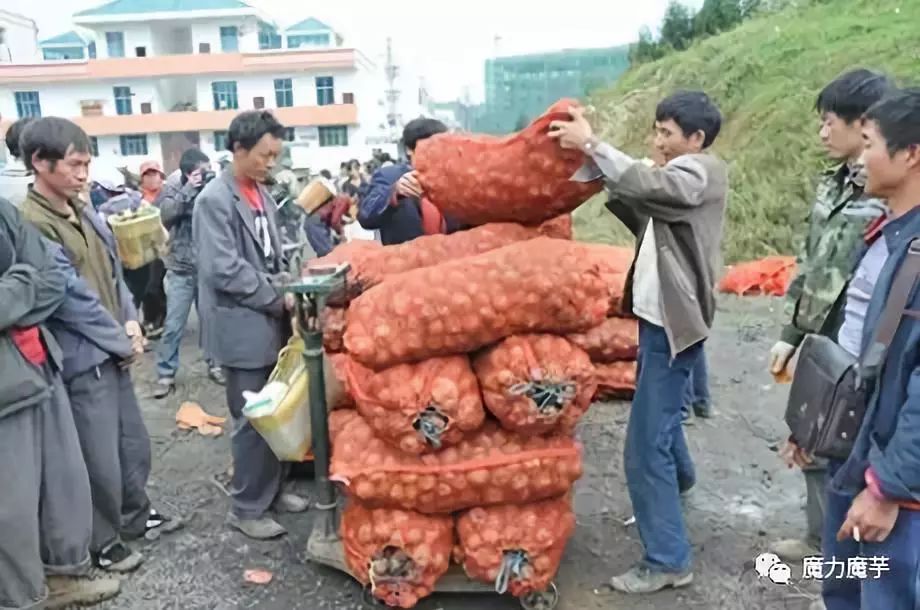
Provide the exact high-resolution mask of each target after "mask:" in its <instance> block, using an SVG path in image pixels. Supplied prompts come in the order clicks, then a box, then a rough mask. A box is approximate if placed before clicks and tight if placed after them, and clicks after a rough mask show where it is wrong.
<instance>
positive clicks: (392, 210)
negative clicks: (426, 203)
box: [358, 118, 455, 246]
mask: <svg viewBox="0 0 920 610" xmlns="http://www.w3.org/2000/svg"><path fill="white" fill-rule="evenodd" d="M446 131H447V126H445V125H444V123H442V122H441V121H438V120H436V119H424V118H422V119H415V120H413V121H410V122H409V124H408V125H406V127H405V129H403V143H404V144H405V146H406V154H407V155H408V157H409V163H408V164H406V163H401V164H399V165H391V166H389V167H383V168H381V169H379V170H377V172H376V173H375V174H374V176H373V178H371V182H370V184H369V185H365V186H364V189H363V190H362V192H361V193H360V194H359V199H358V222H359V223H361V226H362V227H364V228H365V229H378V230H379V231H380V241H381V242H382V243H383V245H385V246H388V245H393V244H401V243H404V242H407V241H411V240H413V239H415V238H416V237H421V236H422V235H424V234H425V231H424V230H423V229H422V208H421V202H420V200H419V199H420V197H421V196H422V187H421V185H420V184H419V182H418V176H417V175H416V172H415V171H414V170H413V169H412V156H413V155H414V154H415V147H416V145H417V144H418V143H419V142H421V141H422V140H425V139H427V138H430V137H431V136H433V135H436V134H439V133H444V132H446ZM454 228H455V227H454V226H452V225H451V226H449V227H448V231H451V230H453V229H454Z"/></svg>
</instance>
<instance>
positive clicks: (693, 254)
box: [550, 91, 728, 593]
mask: <svg viewBox="0 0 920 610" xmlns="http://www.w3.org/2000/svg"><path fill="white" fill-rule="evenodd" d="M570 113H571V118H572V120H571V121H554V122H553V123H552V125H551V127H550V130H551V131H550V137H554V138H558V139H559V140H560V143H561V145H562V146H563V147H564V148H574V149H580V150H582V151H583V152H584V153H585V154H586V155H587V156H588V162H587V163H586V164H585V166H584V167H582V168H581V169H580V170H579V171H578V173H576V174H575V176H574V177H573V179H575V180H580V181H587V180H596V179H600V178H603V179H604V181H605V184H606V187H607V190H608V192H609V194H610V201H609V202H608V204H607V207H608V208H609V209H610V210H611V211H612V212H613V213H614V214H616V215H617V217H619V218H620V220H622V221H623V222H624V224H626V226H627V227H629V228H630V229H631V230H632V231H633V233H635V234H636V236H637V248H638V251H637V255H636V261H635V263H634V264H633V268H632V269H631V270H630V272H629V275H628V278H627V282H626V291H625V294H624V300H623V302H624V307H625V308H626V309H627V311H628V313H632V314H634V315H636V317H638V318H639V358H638V379H637V384H636V394H635V398H634V399H633V408H632V414H631V416H630V420H629V428H628V430H627V435H626V449H625V466H626V481H627V485H628V487H629V496H630V499H631V500H632V505H633V510H634V511H635V515H636V522H637V524H638V526H639V535H640V537H641V538H642V543H643V545H644V546H645V556H644V558H643V559H642V561H641V562H639V563H638V564H636V565H635V566H634V567H633V568H631V569H630V570H629V571H627V572H626V573H625V574H621V575H619V576H616V577H614V578H613V579H612V580H611V585H612V586H613V588H614V589H616V590H618V591H621V592H624V593H651V592H654V591H658V590H660V589H663V588H665V587H680V586H685V585H688V584H690V583H691V582H692V580H693V574H692V572H691V569H690V563H691V549H690V540H689V538H688V536H687V530H686V527H685V525H684V518H683V514H682V512H681V504H680V493H681V492H682V491H686V490H688V489H689V488H690V487H692V486H693V484H694V482H695V475H694V472H693V461H692V459H691V458H690V451H689V449H688V447H687V441H686V438H685V437H684V432H683V426H681V408H682V406H683V400H684V390H685V388H686V386H687V382H688V379H689V378H690V373H691V371H692V370H693V368H694V367H695V366H696V364H697V362H698V360H699V358H700V357H701V356H702V353H703V343H704V341H705V340H706V338H707V336H708V335H709V330H710V328H711V326H712V321H713V318H714V316H715V310H716V307H715V296H714V294H713V286H715V284H716V278H717V275H718V273H719V271H720V270H721V266H722V261H721V254H720V244H721V241H722V227H723V225H724V220H725V203H726V199H727V193H728V176H727V174H728V172H727V167H726V165H725V163H724V162H723V161H721V160H720V159H718V158H716V157H715V156H713V155H710V154H707V153H706V152H705V151H706V149H708V148H709V147H710V146H711V145H712V143H713V141H714V140H715V139H716V137H717V136H718V134H719V130H720V129H721V125H722V117H721V114H720V113H719V110H718V108H717V107H716V106H715V104H713V102H712V101H711V100H710V99H709V97H708V96H707V95H706V94H705V93H702V92H695V91H682V92H679V93H676V94H674V95H672V96H670V97H668V98H666V99H665V100H663V101H662V102H661V103H660V104H659V105H658V108H657V109H656V112H655V124H654V129H655V147H656V148H657V152H658V155H659V156H660V157H661V159H662V160H663V161H664V165H661V166H654V164H651V165H649V164H646V163H643V162H641V161H637V160H635V159H633V158H632V157H630V156H628V155H626V154H625V153H623V152H621V151H620V150H618V149H616V148H614V147H613V146H611V145H609V144H606V143H603V142H600V141H599V140H598V139H597V138H596V137H594V135H593V133H592V129H591V126H590V125H589V124H588V121H587V120H586V119H585V118H584V110H583V109H580V108H575V109H572V110H571V111H570Z"/></svg>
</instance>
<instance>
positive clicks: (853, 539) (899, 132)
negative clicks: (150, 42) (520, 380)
mask: <svg viewBox="0 0 920 610" xmlns="http://www.w3.org/2000/svg"><path fill="white" fill-rule="evenodd" d="M815 109H816V111H817V113H818V115H819V116H820V119H821V127H820V138H821V141H822V143H823V145H824V147H825V149H826V150H827V153H828V156H829V158H830V159H831V160H832V161H833V162H834V163H835V164H836V167H835V168H834V169H833V170H831V171H829V172H828V173H827V174H825V175H823V176H822V177H821V180H820V184H819V188H818V191H817V195H816V200H815V203H814V206H813V211H812V215H811V219H810V222H809V226H808V227H807V236H806V241H805V249H804V252H803V254H802V256H801V258H800V265H799V268H798V269H799V270H798V275H797V277H796V278H795V280H794V282H793V284H792V286H791V287H790V290H789V297H788V303H789V307H788V324H787V326H786V327H785V328H784V330H783V333H782V336H781V337H780V340H779V341H778V342H777V344H776V345H775V346H774V348H773V349H772V351H771V354H770V369H771V372H772V373H774V374H776V375H779V374H781V373H782V372H784V371H785V370H787V369H790V370H791V369H792V368H793V367H792V363H794V362H795V354H796V352H797V351H798V350H799V347H800V345H801V344H802V343H803V340H804V339H805V338H806V337H807V336H809V335H823V336H826V337H828V338H830V339H832V340H833V341H834V342H836V343H838V344H839V345H840V347H841V348H843V349H844V350H846V351H847V352H848V353H850V354H852V355H853V356H859V355H861V354H864V353H865V352H866V351H867V350H878V347H879V346H878V345H877V342H876V341H874V340H873V338H874V337H877V336H878V335H877V326H878V325H879V324H880V320H881V319H882V318H883V316H882V315H881V312H882V311H883V310H884V309H885V305H886V302H887V298H888V295H889V293H890V292H892V290H893V286H892V284H893V282H894V281H895V278H896V277H899V275H903V274H899V269H901V267H902V266H903V265H905V261H908V260H910V258H911V256H912V255H913V253H920V242H917V245H915V244H914V241H915V240H917V238H918V237H920V209H918V208H920V91H917V90H909V89H908V90H901V89H898V88H897V87H896V85H895V84H894V83H893V82H892V81H891V79H889V78H887V77H886V76H884V75H882V74H878V73H875V72H872V71H869V70H855V71H852V72H848V73H847V74H844V75H843V76H840V77H839V78H837V79H836V80H834V81H833V82H831V83H830V84H829V85H828V86H827V87H826V88H825V89H824V90H823V91H822V92H821V94H820V95H819V97H818V99H817V103H816V108H815ZM804 111H805V109H803V112H804ZM570 114H571V116H570V117H569V119H568V120H560V121H554V122H553V124H552V125H551V128H550V132H549V135H550V137H552V138H554V139H557V140H558V142H559V145H560V146H561V147H562V148H565V149H576V150H581V151H582V152H584V154H585V156H586V162H585V164H584V165H583V166H582V168H581V169H580V170H579V171H578V172H577V173H576V174H575V175H574V176H573V177H572V179H573V180H577V181H594V180H603V182H604V185H605V187H606V192H607V194H608V196H609V201H608V204H607V207H608V209H609V210H610V212H611V213H613V214H614V215H616V216H617V217H618V218H619V219H620V220H621V221H622V222H623V223H624V224H625V225H626V226H627V227H628V228H630V229H631V230H632V231H633V233H634V234H635V235H636V238H637V239H636V256H635V261H634V264H633V267H632V269H631V271H630V273H629V276H628V279H627V286H626V293H625V294H626V298H625V299H624V307H625V308H626V309H627V311H628V313H630V314H632V315H634V316H635V317H637V318H638V319H639V325H640V326H639V328H640V335H639V356H638V377H637V388H636V394H635V397H634V400H633V406H632V411H631V417H630V419H629V423H628V428H627V434H626V445H625V449H624V451H625V471H626V478H627V487H628V492H629V497H630V500H631V502H632V506H633V509H634V511H635V517H636V523H637V525H638V531H639V535H640V538H641V541H642V544H643V548H644V552H643V557H642V558H641V559H640V560H639V561H638V562H637V563H636V564H635V565H634V567H632V568H631V569H629V570H628V571H626V572H625V573H623V574H620V575H617V576H615V577H613V578H612V580H611V586H612V587H613V588H614V589H616V590H618V591H620V592H623V593H627V594H638V593H652V592H655V591H658V590H661V589H663V588H667V587H682V586H686V585H688V584H690V583H691V582H692V580H693V572H692V561H693V557H692V545H691V541H690V537H689V534H688V531H687V527H686V523H685V520H684V515H683V512H682V506H681V497H682V496H683V495H685V494H686V493H688V492H689V491H690V490H691V489H692V488H693V487H694V485H695V484H696V480H697V478H696V472H695V469H694V464H693V459H692V456H691V454H690V450H689V448H688V444H687V440H686V436H685V431H684V427H683V426H682V423H688V421H689V420H690V419H691V418H692V417H691V416H692V415H693V414H695V415H697V416H702V417H712V416H714V415H715V413H714V412H713V409H712V399H711V396H710V394H709V389H708V370H707V369H708V366H707V362H706V358H705V353H704V346H705V343H706V340H707V338H708V336H709V333H710V329H711V327H712V324H713V320H714V316H715V312H716V306H715V295H714V286H715V284H716V281H717V278H718V276H719V274H720V273H721V271H722V263H721V255H720V244H721V241H722V235H723V230H724V224H725V213H726V206H727V204H728V193H729V180H730V176H729V171H728V165H727V164H726V163H725V162H724V161H722V160H721V159H720V158H718V157H717V156H716V155H715V154H713V153H711V152H710V149H711V147H712V145H713V144H714V143H715V142H716V140H717V138H718V136H719V133H720V131H721V128H722V116H721V113H720V111H719V109H718V108H717V106H716V105H715V104H714V103H713V101H712V100H711V99H710V98H709V97H708V96H707V95H706V94H705V93H702V92H694V91H684V92H679V93H676V94H674V95H671V96H669V97H667V98H666V99H664V100H662V101H661V102H660V104H659V105H658V106H657V108H656V112H655V121H654V151H653V157H654V160H653V161H651V162H645V161H644V160H638V159H635V158H633V157H631V156H629V155H627V154H626V153H624V152H623V151H622V150H620V149H618V148H617V147H615V146H614V145H612V144H610V143H607V142H603V141H601V140H600V139H599V138H598V137H597V136H596V135H595V133H594V129H593V128H592V125H591V124H590V123H589V121H588V120H587V119H586V117H585V114H584V110H583V109H581V108H572V109H571V110H570ZM444 131H446V127H445V126H444V125H443V124H442V123H440V122H439V121H436V120H434V119H426V118H422V119H417V120H414V121H412V122H410V123H409V124H408V125H407V126H406V128H405V130H404V134H403V144H404V146H405V151H406V155H407V159H406V160H405V161H404V162H398V161H396V160H393V159H391V158H389V157H388V156H386V155H383V154H379V155H375V158H374V159H373V160H372V161H370V162H368V163H364V164H362V163H361V162H359V161H357V160H352V161H349V162H347V163H343V164H342V166H341V167H340V169H339V174H338V176H333V175H332V173H331V172H329V171H325V170H324V171H323V172H320V174H319V175H318V176H317V179H316V180H315V181H314V182H313V183H311V185H310V186H308V188H302V185H300V184H299V183H298V181H297V180H296V179H292V175H291V173H290V167H289V166H285V164H284V161H283V159H284V155H283V146H284V142H283V140H284V134H285V127H284V126H283V125H282V124H280V123H279V122H278V120H277V119H276V118H275V116H274V115H273V114H272V113H271V112H268V111H247V112H243V113H241V114H239V115H238V116H237V117H235V118H234V120H233V121H232V123H231V124H230V126H229V128H228V132H227V133H228V149H229V153H230V158H229V160H228V163H227V164H226V167H224V168H222V169H221V171H220V172H216V171H214V170H213V169H212V164H211V160H210V159H209V158H208V157H207V156H206V155H205V154H203V153H202V152H201V151H200V150H198V149H196V148H191V149H189V150H187V151H185V152H184V153H183V155H182V157H181V159H180V162H179V169H178V170H177V171H176V172H174V173H173V174H172V175H169V176H167V175H166V174H165V173H164V171H163V169H162V167H161V166H160V165H159V164H158V163H157V162H155V161H152V162H148V163H145V164H143V165H142V167H141V170H140V174H139V184H137V185H136V188H133V189H130V188H125V187H124V186H116V185H113V184H110V183H104V182H95V183H93V182H91V181H90V180H89V178H88V176H89V167H90V161H91V159H92V155H91V146H90V140H89V138H88V136H87V134H86V133H85V132H84V131H83V130H82V129H80V128H79V127H78V126H77V125H76V124H74V123H72V122H70V121H68V120H65V119H60V118H55V117H47V118H40V119H34V120H27V121H20V122H17V123H16V124H14V125H13V126H12V128H11V129H9V130H8V133H7V138H6V141H7V146H8V148H9V149H10V152H11V153H12V155H13V157H14V158H15V159H16V160H17V162H16V164H14V165H13V166H12V167H9V168H7V169H6V170H5V171H4V175H2V176H0V189H3V190H2V192H0V194H3V195H4V196H5V197H6V198H7V199H11V200H13V201H14V202H15V203H10V202H9V201H7V200H6V199H0V274H2V275H0V300H2V303H3V304H4V307H3V308H2V309H0V456H2V457H4V458H5V461H6V463H7V464H8V466H7V467H5V468H2V469H0V489H3V490H4V491H5V492H6V493H4V494H3V497H2V498H0V607H3V608H31V607H35V606H38V605H41V604H44V607H48V608H57V607H64V606H66V605H68V604H72V603H95V602H99V601H102V600H104V599H108V598H110V597H113V596H114V595H117V593H118V590H119V582H118V580H117V579H115V578H105V577H99V576H96V575H94V574H95V573H94V572H91V571H90V567H91V566H95V567H96V568H98V569H100V570H102V571H103V572H113V573H124V572H130V571H133V570H135V569H136V568H137V567H138V566H139V565H140V564H141V563H142V561H143V557H142V556H141V554H140V553H139V552H138V551H137V550H135V549H132V547H131V546H129V545H128V544H127V543H128V542H129V541H131V540H135V539H138V538H144V537H146V538H148V539H156V538H158V537H159V535H160V534H161V533H168V532H171V531H175V530H177V529H179V528H181V527H182V516H181V515H169V516H167V515H164V514H162V513H160V512H158V511H157V510H156V508H154V506H153V503H152V501H151V499H150V498H149V496H148V494H147V480H148V477H149V474H150V470H151V451H150V439H149V436H148V434H147V430H146V427H145V425H144V421H143V418H142V416H141V412H140V409H139V407H138V401H137V397H136V394H135V389H134V385H133V382H132V378H131V367H132V366H134V365H136V364H137V363H138V362H139V360H140V358H141V357H142V355H143V353H144V351H145V349H146V347H147V345H148V344H149V342H152V341H154V340H156V339H157V338H158V339H159V342H158V344H157V346H156V358H155V360H156V372H157V378H158V382H157V385H156V390H155V396H156V397H157V398H165V397H167V396H169V395H170V394H172V393H173V392H176V391H177V388H178V387H179V386H178V385H177V375H178V373H179V371H180V368H181V367H180V344H181V339H182V337H183V334H184V332H185V328H186V325H187V323H188V319H189V315H190V312H191V308H192V306H193V305H195V307H196V308H197V311H198V317H199V319H200V322H201V331H200V338H201V340H200V345H201V349H202V351H203V354H204V359H205V360H206V362H207V364H208V369H209V376H210V378H211V380H212V381H213V382H215V383H218V384H222V385H224V386H225V391H226V401H227V406H228V409H229V411H230V414H231V419H232V424H233V433H232V435H231V448H232V456H233V473H232V481H231V484H230V488H229V489H230V496H231V498H230V510H229V513H228V516H227V523H228V524H229V525H230V526H231V527H233V528H235V529H237V530H239V531H240V532H242V533H243V534H244V535H246V536H248V537H251V538H253V539H259V540H268V539H275V538H278V537H280V536H282V535H284V534H285V529H284V527H283V526H282V525H281V524H279V523H278V522H277V521H276V520H275V519H274V518H273V517H272V513H273V512H294V513H299V512H303V511H305V510H307V507H308V502H307V501H306V500H305V499H304V498H302V497H299V496H297V495H295V494H292V493H289V492H288V491H287V490H286V486H285V485H284V481H285V478H286V476H287V472H288V469H289V465H288V464H284V463H282V462H280V461H279V460H278V459H277V458H276V457H275V455H274V453H273V452H272V451H271V449H270V448H269V446H268V444H267V443H266V442H265V440H264V439H263V438H262V437H261V436H260V435H259V434H258V432H257V431H256V430H255V429H254V428H253V427H252V426H251V424H250V423H249V422H248V421H247V419H246V418H245V417H244V415H243V407H244V406H245V399H244V397H243V396H244V392H258V391H259V390H261V389H262V387H263V386H264V385H265V383H266V381H267V379H268V378H269V375H270V374H271V372H272V370H273V368H274V366H275V364H276V362H277V359H278V354H279V351H280V350H281V349H282V347H284V345H285V344H286V343H287V340H288V338H289V337H290V335H291V333H292V328H291V311H292V308H293V300H292V297H291V296H290V295H287V294H285V292H284V286H285V284H286V283H287V282H289V281H290V279H291V268H290V266H289V265H288V259H289V254H291V253H292V252H295V251H296V254H297V255H298V256H300V257H311V256H322V255H324V254H326V253H328V252H329V251H331V250H332V249H334V248H335V247H336V246H337V245H338V244H340V243H342V242H344V241H347V240H349V239H355V238H358V239H376V240H379V241H380V242H382V243H383V244H385V245H391V244H399V243H404V242H406V241H409V240H412V239H415V238H417V237H420V236H423V235H431V234H438V233H450V232H454V231H461V230H464V228H465V227H464V226H462V225H460V224H459V223H457V222H455V221H454V220H453V219H451V218H449V217H445V215H444V214H442V213H441V212H440V211H439V210H438V209H437V207H435V206H434V205H433V204H432V203H431V202H429V201H428V200H427V199H426V198H425V197H424V189H423V187H422V185H421V182H420V180H419V176H418V174H417V172H416V171H415V170H414V169H413V156H414V153H415V149H416V146H417V144H418V143H419V142H421V141H423V140H425V139H426V138H430V137H432V136H434V135H436V134H439V133H443V132H444ZM276 166H277V167H276ZM279 168H280V169H281V170H282V171H281V172H279V171H277V170H278V169H279ZM284 172H288V174H284ZM314 187H315V188H314ZM317 189H319V190H317ZM317 192H319V193H320V195H319V196H318V197H317V196H316V193H317ZM143 206H155V207H157V208H158V209H159V215H160V220H161V222H162V225H163V228H164V230H165V231H167V232H168V235H169V239H168V242H167V243H168V252H166V253H165V256H163V258H162V259H161V260H159V259H158V260H155V261H152V262H150V263H148V264H147V265H145V266H143V267H141V268H139V269H134V270H130V271H126V270H125V269H124V268H123V265H122V262H121V261H120V260H119V256H118V248H117V244H116V241H115V238H114V236H113V233H112V231H111V229H110V228H109V226H107V224H106V221H105V218H106V216H109V215H111V214H117V213H119V212H120V211H124V210H126V209H128V210H135V209H138V208H140V207H143ZM804 230H805V228H804V227H803V231H804ZM295 272H296V270H295ZM912 279H913V282H912V283H911V286H913V287H914V288H915V287H916V286H915V285H916V278H912ZM905 298H906V299H908V302H909V305H908V310H909V311H908V312H907V314H908V315H905V316H903V317H902V318H901V319H899V320H898V325H897V332H896V333H894V335H893V339H892V340H891V341H890V345H884V346H882V347H883V348H887V351H886V352H884V358H883V359H882V362H883V363H884V366H881V367H878V370H872V371H863V372H862V373H861V374H862V376H863V377H864V379H865V380H866V381H867V382H868V383H869V384H870V387H871V391H869V392H867V393H866V405H865V407H866V408H867V415H866V417H865V419H864V421H863V423H862V426H861V428H860V431H859V434H858V437H857V438H856V440H855V445H854V447H853V450H852V453H851V454H850V456H849V458H848V459H846V460H820V459H818V458H817V457H816V456H813V455H810V454H809V452H808V451H807V449H806V448H804V447H802V446H800V442H801V441H800V439H797V438H794V437H791V438H790V439H789V442H788V445H787V447H786V448H785V449H784V451H783V456H784V458H785V459H786V460H787V462H788V464H789V465H790V466H799V467H801V468H802V469H803V472H804V473H805V480H806V489H807V490H808V507H807V509H806V515H807V523H808V529H807V532H806V535H805V537H804V538H803V539H801V540H799V539H794V540H782V541H778V542H777V543H776V544H775V545H774V547H775V548H774V549H773V550H774V551H775V552H776V553H777V554H778V555H780V556H781V557H783V558H785V559H787V560H790V561H793V560H801V559H803V558H804V557H806V556H810V555H820V554H821V553H822V552H823V555H824V557H826V558H829V557H831V556H833V557H835V558H836V559H837V560H843V561H846V560H847V558H849V557H856V556H857V555H860V554H861V555H862V556H869V555H873V556H875V555H879V556H885V557H888V558H889V561H890V565H891V570H890V571H889V572H887V573H886V574H885V575H884V576H883V577H882V578H881V579H879V580H862V581H860V580H857V579H855V578H850V579H838V580H830V579H829V580H826V581H825V582H824V596H823V601H821V602H816V606H815V607H816V608H817V607H824V606H825V605H826V608H828V609H829V610H845V609H846V610H850V609H854V610H855V609H860V608H861V609H862V610H869V609H873V610H874V609H877V608H885V609H891V610H902V609H903V610H908V609H911V610H913V608H914V607H915V604H916V603H918V597H917V596H918V593H917V585H916V583H917V579H918V578H920V512H917V511H918V509H920V429H918V426H920V424H918V422H920V415H918V413H920V399H918V398H917V396H918V393H920V390H918V387H917V383H918V381H917V379H918V376H917V375H918V374H917V371H918V368H917V367H918V361H917V359H918V353H920V351H918V348H920V322H918V321H917V317H918V316H916V314H915V312H916V311H920V302H918V301H920V295H917V294H916V290H913V288H911V289H910V294H909V295H908V296H907V297H905ZM139 311H140V312H141V313H140V314H139ZM13 463H15V464H16V465H17V467H16V468H15V469H14V468H11V467H9V464H13Z"/></svg>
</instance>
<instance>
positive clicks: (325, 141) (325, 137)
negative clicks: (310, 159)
mask: <svg viewBox="0 0 920 610" xmlns="http://www.w3.org/2000/svg"><path fill="white" fill-rule="evenodd" d="M319 145H320V146H323V147H326V146H348V127H346V126H345V125H334V126H331V127H320V128H319Z"/></svg>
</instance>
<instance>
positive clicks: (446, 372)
mask: <svg viewBox="0 0 920 610" xmlns="http://www.w3.org/2000/svg"><path fill="white" fill-rule="evenodd" d="M347 375H348V387H349V389H350V390H351V393H352V395H353V396H354V399H355V402H356V403H357V405H358V412H359V413H360V414H361V415H363V416H364V419H365V421H367V423H368V424H370V427H371V428H373V430H374V432H375V433H376V434H377V436H379V437H380V438H382V439H383V440H385V441H388V442H389V443H390V444H391V445H393V446H394V447H397V448H398V449H400V450H402V451H404V452H406V453H415V454H421V453H427V452H431V451H435V450H438V449H441V448H442V447H447V446H450V445H456V444H457V443H459V442H460V441H461V440H463V434H464V433H465V432H472V431H473V430H476V429H477V428H479V427H480V426H481V425H482V422H483V420H484V419H485V411H484V410H483V408H482V399H481V398H480V394H479V383H478V382H477V380H476V375H475V374H473V369H472V368H471V367H470V360H469V358H468V357H466V356H449V357H446V358H431V359H430V360H425V361H423V362H419V363H418V364H400V365H397V366H394V367H391V368H388V369H384V370H383V371H380V372H379V373H375V372H374V371H372V370H371V369H369V368H367V367H365V366H362V365H361V364H360V363H358V362H356V361H355V360H353V359H351V358H349V359H348V364H347Z"/></svg>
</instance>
